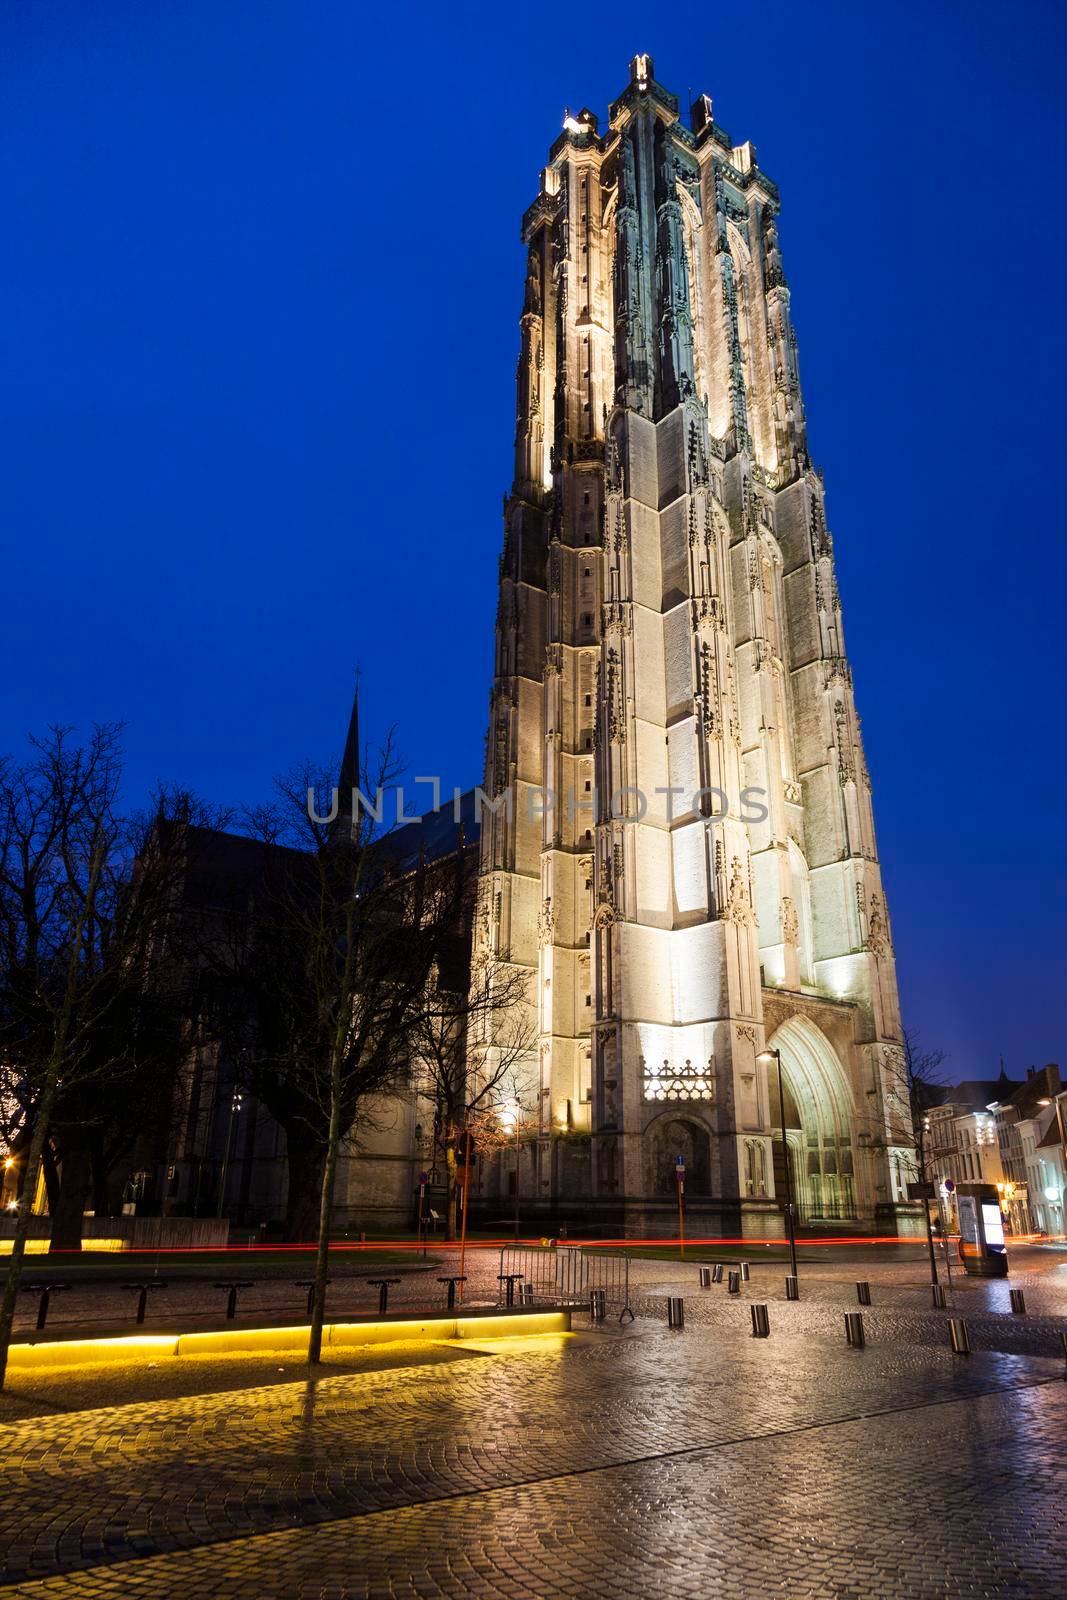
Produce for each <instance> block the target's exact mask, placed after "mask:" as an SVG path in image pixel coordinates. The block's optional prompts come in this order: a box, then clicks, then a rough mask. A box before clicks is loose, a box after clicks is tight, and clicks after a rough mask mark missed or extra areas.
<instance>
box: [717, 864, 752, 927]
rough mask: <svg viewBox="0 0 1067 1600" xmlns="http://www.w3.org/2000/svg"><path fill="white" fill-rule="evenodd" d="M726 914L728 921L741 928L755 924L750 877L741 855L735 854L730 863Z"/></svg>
mask: <svg viewBox="0 0 1067 1600" xmlns="http://www.w3.org/2000/svg"><path fill="white" fill-rule="evenodd" d="M724 916H725V917H726V919H727V921H728V922H732V923H734V924H735V926H736V927H739V928H751V927H753V926H754V925H755V921H756V914H755V912H754V911H753V909H752V899H751V896H750V895H749V889H748V877H747V875H746V873H745V869H744V867H743V866H742V864H741V858H740V856H734V858H733V860H732V861H731V863H730V887H729V888H728V889H727V891H726V910H725V912H724Z"/></svg>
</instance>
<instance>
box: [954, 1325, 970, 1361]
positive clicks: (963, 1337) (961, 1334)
mask: <svg viewBox="0 0 1067 1600" xmlns="http://www.w3.org/2000/svg"><path fill="white" fill-rule="evenodd" d="M948 1328H949V1333H950V1335H951V1337H952V1350H953V1354H954V1355H957V1356H969V1355H970V1353H971V1341H970V1339H969V1338H968V1336H967V1324H966V1322H965V1321H964V1319H963V1318H962V1317H950V1318H949V1324H948Z"/></svg>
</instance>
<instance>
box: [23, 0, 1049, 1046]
mask: <svg viewBox="0 0 1067 1600" xmlns="http://www.w3.org/2000/svg"><path fill="white" fill-rule="evenodd" d="M537 15H538V16H539V18H540V20H539V21H538V22H537V23H536V24H534V22H533V21H532V20H529V19H532V18H533V16H534V13H533V12H531V11H530V10H529V8H520V7H516V8H512V9H511V11H509V12H507V13H505V10H504V8H502V7H500V8H496V7H494V8H491V9H490V8H478V7H466V6H457V5H451V6H448V7H439V6H430V5H426V4H415V5H409V6H396V7H383V8H376V10H375V12H374V13H373V14H372V13H370V12H368V11H367V9H366V8H364V7H360V6H357V5H356V4H354V3H351V0H346V3H341V0H248V3H243V4H242V3H237V0H227V3H225V4H222V5H219V4H218V3H217V0H210V3H209V0H180V3H179V0H173V3H167V0H160V3H156V4H153V5H151V6H145V5H144V4H143V3H141V0H126V3H119V0H93V3H92V4H91V5H86V4H85V3H84V0H68V3H67V4H63V3H53V4H49V5H47V6H42V5H41V4H39V3H36V0H35V3H29V0H8V4H7V5H6V6H5V8H4V19H3V22H2V23H0V48H2V59H0V74H2V81H0V106H2V108H3V109H2V110H0V128H2V133H0V162H2V170H0V182H2V187H3V197H4V199H3V208H4V214H5V215H4V223H5V229H4V231H5V235H6V244H5V250H4V255H3V264H2V266H0V281H2V284H3V297H2V304H3V311H2V314H0V329H2V337H3V343H4V347H5V348H4V360H3V369H4V371H3V391H2V399H0V405H2V415H0V427H2V435H3V456H4V473H3V479H4V501H5V521H6V527H7V536H8V537H7V554H6V560H5V564H4V573H5V577H6V579H7V583H6V589H7V594H6V597H5V605H4V634H5V643H6V646H7V659H8V663H9V667H8V671H7V672H6V673H4V674H3V676H2V679H0V723H2V726H0V750H3V749H12V748H18V747H19V746H20V745H21V742H22V740H23V738H24V735H25V733H26V732H27V731H28V730H29V729H31V728H38V727H41V726H42V725H43V724H45V723H47V722H49V721H62V722H68V723H75V724H79V725H85V724H87V723H88V722H90V721H91V720H93V719H94V718H96V719H107V718H125V719H126V720H127V722H128V724H129V727H128V749H129V755H130V770H129V778H130V787H131V796H132V797H134V798H139V797H140V796H141V795H143V793H144V791H145V790H146V789H147V788H148V787H149V786H150V785H151V784H152V782H153V781H154V780H155V779H156V778H157V777H159V778H165V779H173V780H177V781H181V782H183V783H187V784H189V785H191V786H193V787H194V788H196V789H197V790H199V791H200V792H201V793H202V794H204V795H205V796H206V797H208V798H210V799H212V800H216V801H219V802H231V803H232V802H239V801H243V800H255V799H257V798H261V797H262V796H264V795H265V793H266V792H267V790H268V789H269V784H270V779H271V776H272V774H273V773H275V772H276V771H279V770H281V769H284V768H286V767H288V766H290V765H291V764H292V763H293V762H294V761H295V760H297V759H299V758H301V757H303V756H305V755H313V756H319V757H323V758H326V757H329V756H331V755H333V754H334V753H335V752H336V751H337V750H338V748H339V745H340V743H341V741H342V739H343V735H344V725H345V721H346V719H347V715H348V708H349V702H350V698H351V691H352V685H353V673H354V668H355V666H356V664H357V663H358V664H359V665H360V666H361V667H362V672H363V679H362V684H363V688H362V705H363V711H364V731H365V732H366V733H367V734H369V735H373V734H375V733H380V732H381V731H382V730H383V729H384V728H385V727H386V726H387V725H388V724H389V723H394V722H395V723H396V724H397V726H398V732H399V738H400V743H401V746H402V749H403V752H404V755H405V759H406V761H407V763H408V767H409V770H410V771H411V772H438V773H440V774H441V775H442V777H443V779H444V781H445V783H446V784H449V785H450V784H452V783H458V784H463V785H466V784H468V783H470V782H472V781H475V780H477V779H479V778H480V776H481V765H482V748H483V734H484V725H485V716H486V704H487V695H488V688H489V673H490V663H491V641H492V623H493V614H494V608H495V581H496V561H497V553H498V549H499V543H500V531H501V530H500V506H501V495H502V493H503V491H504V490H505V489H506V488H507V487H508V483H509V480H510V474H511V443H512V433H513V427H514V387H513V385H514V368H515V359H516V354H517V350H518V337H517V316H518V312H519V309H520V304H521V297H522V287H523V261H522V252H521V248H520V245H519V240H518V226H519V219H520V216H521V213H522V211H523V209H524V208H525V206H526V205H527V204H528V203H529V202H530V200H531V199H532V198H533V195H534V193H535V191H536V187H537V175H538V171H539V169H540V167H541V166H542V165H543V164H544V161H545V158H546V154H547V149H548V146H549V144H550V142H551V140H552V139H553V138H554V137H555V135H556V133H557V132H558V130H559V127H560V122H561V118H562V114H563V108H564V107H565V106H570V107H572V108H573V109H577V108H578V107H580V106H582V105H584V104H588V105H590V106H591V107H592V108H593V109H595V110H597V111H598V112H599V113H600V114H601V116H603V115H604V113H605V112H606V108H607V102H608V100H609V99H610V98H611V97H612V96H613V95H615V94H617V93H618V92H619V91H620V90H621V88H622V87H623V85H624V84H625V81H626V77H627V62H628V60H629V58H630V57H631V56H632V55H633V54H634V53H635V51H637V50H648V51H650V52H651V53H652V54H653V56H654V58H655V63H656V76H657V77H658V78H659V79H660V81H661V82H662V83H664V84H665V85H666V86H667V87H668V88H669V89H671V90H672V91H674V92H675V93H677V94H679V95H680V97H681V98H682V100H683V104H684V103H685V100H686V97H687V91H688V90H689V89H692V91H693V92H694V93H696V92H698V91H700V90H706V91H707V92H708V93H710V94H711V95H712V96H713V97H714V101H715V113H716V119H717V121H718V122H720V123H721V124H722V125H723V126H725V127H726V128H728V129H729V130H730V132H731V134H732V136H733V138H734V139H735V140H736V141H738V142H740V141H741V140H743V139H746V138H751V139H753V140H754V141H755V143H756V145H757V147H758V150H759V156H760V164H761V165H762V166H763V167H764V168H765V170H766V171H768V172H769V173H770V174H771V176H772V177H774V178H775V179H776V180H777V181H778V183H779V184H780V186H781V189H782V195H783V216H782V225H781V239H782V247H783V253H784V259H785V266H786V271H787V273H788V275H789V279H790V283H791V286H792V290H793V310H794V315H795V321H796V324H797V328H798V334H799V339H800V358H801V374H802V378H803V382H804V390H805V398H806V402H807V408H808V417H809V425H810V431H811V437H812V442H813V451H814V454H815V457H816V459H817V460H818V461H820V462H821V463H822V464H823V466H824V468H825V472H826V481H827V489H828V496H829V499H828V510H829V517H830V525H831V528H832V530H833V532H834V536H835V540H836V548H837V557H838V573H839V579H840V586H841V590H842V594H843V600H844V607H845V624H846V630H847V636H848V646H849V652H850V655H851V657H852V660H853V663H854V666H855V670H856V683H857V698H858V703H859V707H860V712H861V714H862V716H863V718H864V723H865V737H866V742H867V752H868V759H869V762H870V765H871V768H872V771H873V774H874V779H875V805H876V817H877V821H878V826H879V835H880V847H881V853H882V857H883V862H884V870H885V875H886V881H887V885H888V889H889V894H890V905H891V909H892V912H893V916H894V930H895V937H896V943H897V948H898V952H899V957H900V976H901V984H902V991H903V998H904V1007H905V1015H906V1017H907V1018H908V1019H909V1020H910V1022H911V1024H912V1026H914V1027H917V1028H918V1029H919V1030H921V1032H922V1034H923V1036H924V1039H925V1041H926V1043H928V1044H929V1045H931V1046H933V1045H940V1046H942V1047H943V1048H945V1049H947V1050H948V1051H950V1052H951V1061H950V1063H949V1066H950V1070H951V1071H952V1072H953V1073H954V1074H957V1075H958V1076H960V1077H963V1076H977V1075H986V1074H989V1075H993V1074H995V1072H996V1070H997V1060H998V1056H999V1055H1000V1053H1001V1052H1003V1053H1004V1056H1005V1058H1006V1062H1007V1065H1008V1068H1009V1070H1011V1071H1016V1072H1022V1071H1024V1070H1025V1067H1026V1066H1027V1065H1029V1064H1030V1063H1033V1062H1037V1063H1043V1062H1044V1061H1047V1060H1053V1059H1056V1060H1059V1061H1060V1062H1061V1063H1062V1062H1064V1060H1065V1055H1067V1052H1065V1051H1064V1036H1063V1015H1064V1012H1063V1004H1062V996H1063V994H1064V993H1067V983H1065V981H1064V979H1065V974H1064V971H1063V945H1064V931H1065V930H1064V921H1063V909H1062V907H1063V903H1064V900H1065V899H1067V896H1065V895H1064V892H1063V891H1064V879H1065V872H1064V868H1063V863H1062V848H1063V824H1062V813H1063V803H1062V796H1063V790H1064V777H1065V774H1064V766H1065V760H1064V728H1063V718H1062V693H1063V691H1062V666H1061V631H1062V616H1063V594H1064V577H1065V572H1064V539H1063V534H1064V527H1063V522H1064V517H1063V491H1062V487H1061V484H1060V481H1059V480H1060V476H1061V473H1062V458H1063V449H1062V370H1063V365H1064V359H1065V354H1067V352H1065V350H1064V342H1065V341H1064V328H1063V309H1062V303H1063V290H1062V280H1063V273H1064V262H1065V259H1067V252H1065V248H1064V246H1065V240H1064V231H1065V230H1064V206H1063V173H1064V159H1065V148H1064V114H1063V104H1062V102H1063V95H1062V82H1061V73H1062V62H1063V58H1064V47H1065V44H1067V39H1065V37H1064V35H1065V31H1067V30H1065V26H1064V13H1063V9H1062V7H1061V6H1059V5H1058V4H1054V3H1049V4H1047V5H1042V4H1037V3H1020V4H1016V5H1014V6H1011V7H1007V6H1004V5H1002V4H1001V5H992V4H988V3H964V0H959V3H957V4H947V3H924V4H918V3H916V4H910V5H893V4H883V5H880V6H877V7H873V6H866V5H860V4H844V3H827V4H814V5H804V4H797V3H796V0H764V3H763V4H761V5H760V6H759V7H757V8H755V9H753V10H751V11H749V12H744V11H742V12H738V11H737V8H734V7H720V6H715V5H709V4H700V5H682V4H679V5H674V6H668V5H663V6H657V7H655V8H654V9H653V8H651V7H642V6H627V5H623V4H614V5H610V6H598V7H590V8H580V7H571V8H567V9H565V10H562V11H561V10H559V9H558V8H557V9H555V10H553V9H552V8H549V9H548V10H543V11H541V12H540V13H537ZM735 17H741V18H742V19H743V22H742V26H741V29H740V32H739V33H736V34H735V33H734V32H733V31H732V28H731V19H732V18H735ZM12 669H13V670H12Z"/></svg>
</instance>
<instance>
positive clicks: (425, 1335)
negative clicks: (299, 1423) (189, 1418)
mask: <svg viewBox="0 0 1067 1600" xmlns="http://www.w3.org/2000/svg"><path fill="white" fill-rule="evenodd" d="M570 1325H571V1315H570V1312H569V1311H528V1312H524V1311H516V1312H507V1313H506V1314H505V1315H503V1316H501V1315H498V1314H491V1315H488V1316H472V1315H470V1314H462V1315H460V1316H458V1317H420V1318H412V1319H410V1320H403V1319H398V1320H395V1321H394V1320H389V1319H387V1320H385V1321H381V1322H334V1323H328V1324H327V1325H326V1326H325V1327H324V1328H323V1330H322V1342H323V1344H324V1345H329V1346H333V1347H334V1348H338V1347H344V1346H352V1345H367V1344H388V1343H392V1342H395V1341H396V1340H401V1341H403V1342H405V1343H413V1342H419V1343H423V1342H427V1341H428V1342H430V1343H438V1342H445V1343H448V1342H453V1341H456V1340H470V1339H476V1340H478V1341H479V1342H481V1343H486V1342H488V1341H490V1340H493V1339H514V1338H516V1337H519V1338H523V1337H526V1336H528V1335H530V1334H538V1333H567V1332H568V1331H569V1330H570ZM308 1331H309V1330H308V1328H307V1326H306V1325H305V1326H297V1327H288V1328H232V1329H231V1328H226V1329H221V1328H220V1329H217V1330H214V1331H211V1332H205V1333H142V1334H133V1335H130V1336H128V1337H125V1338H116V1339H111V1338H105V1339H48V1340H42V1341H41V1342H40V1343H30V1342H28V1341H27V1342H26V1343H22V1342H16V1343H15V1344H13V1345H12V1346H11V1348H10V1350H9V1352H8V1366H9V1367H10V1368H11V1369H12V1371H14V1370H15V1369H19V1370H25V1369H26V1368H30V1367H76V1366H95V1365H97V1364H98V1363H101V1362H102V1363H105V1364H111V1363H114V1362H123V1363H127V1364H129V1363H134V1362H138V1361H150V1362H155V1363H158V1362H160V1361H171V1360H179V1359H180V1358H181V1357H182V1356H196V1355H255V1354H256V1353H257V1352H259V1351H263V1350H286V1351H303V1350H306V1348H307V1341H308Z"/></svg>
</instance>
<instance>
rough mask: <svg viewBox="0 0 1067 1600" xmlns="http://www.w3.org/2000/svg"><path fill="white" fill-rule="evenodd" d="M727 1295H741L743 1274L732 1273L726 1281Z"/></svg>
mask: <svg viewBox="0 0 1067 1600" xmlns="http://www.w3.org/2000/svg"><path fill="white" fill-rule="evenodd" d="M726 1293H727V1294H740V1293H741V1274H740V1273H739V1272H731V1273H729V1274H728V1276H727V1279H726Z"/></svg>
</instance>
